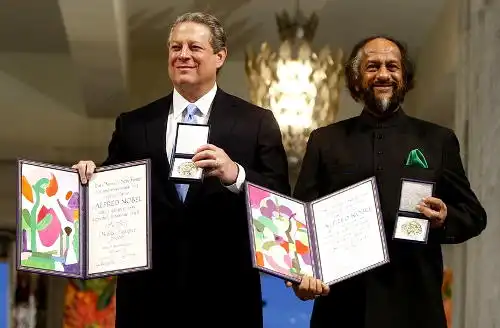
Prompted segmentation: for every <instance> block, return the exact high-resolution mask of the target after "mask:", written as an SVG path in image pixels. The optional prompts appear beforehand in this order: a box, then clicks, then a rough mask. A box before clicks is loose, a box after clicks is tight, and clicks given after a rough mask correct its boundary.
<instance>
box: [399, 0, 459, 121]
mask: <svg viewBox="0 0 500 328" xmlns="http://www.w3.org/2000/svg"><path fill="white" fill-rule="evenodd" d="M457 60H458V1H456V0H447V2H446V5H445V7H444V8H443V10H442V12H441V14H440V15H439V18H438V19H437V21H436V24H435V25H434V27H433V28H432V29H431V31H430V32H429V34H428V36H427V38H426V41H425V43H424V45H423V46H422V47H421V49H420V52H419V53H418V55H417V57H416V62H417V70H416V87H415V89H414V90H412V91H411V92H410V93H409V94H408V97H407V99H406V101H405V102H406V104H405V108H406V109H407V111H408V113H411V114H413V115H415V116H417V117H419V118H422V119H425V120H429V121H432V122H435V123H438V124H441V125H444V126H448V127H453V113H454V94H455V71H456V67H457Z"/></svg>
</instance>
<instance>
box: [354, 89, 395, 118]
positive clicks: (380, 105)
mask: <svg viewBox="0 0 500 328" xmlns="http://www.w3.org/2000/svg"><path fill="white" fill-rule="evenodd" d="M393 90H394V91H393V93H392V94H391V96H390V97H378V98H377V97H376V96H375V90H374V88H373V87H368V88H365V89H363V101H364V103H365V105H366V107H368V109H370V110H371V111H373V112H375V113H377V114H381V115H384V114H390V113H392V112H394V111H396V110H397V109H398V108H399V106H400V105H401V103H402V102H403V100H404V91H403V89H402V88H397V86H393Z"/></svg>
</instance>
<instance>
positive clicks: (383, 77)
mask: <svg viewBox="0 0 500 328" xmlns="http://www.w3.org/2000/svg"><path fill="white" fill-rule="evenodd" d="M389 79H390V74H389V71H388V70H387V68H386V67H385V66H384V65H382V66H381V67H380V69H379V71H378V73H377V80H379V81H387V80H389Z"/></svg>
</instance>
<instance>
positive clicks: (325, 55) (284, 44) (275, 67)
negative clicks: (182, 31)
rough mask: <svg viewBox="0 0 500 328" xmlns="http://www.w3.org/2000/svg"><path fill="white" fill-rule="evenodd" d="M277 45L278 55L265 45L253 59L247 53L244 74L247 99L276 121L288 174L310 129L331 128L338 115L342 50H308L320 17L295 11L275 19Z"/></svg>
mask: <svg viewBox="0 0 500 328" xmlns="http://www.w3.org/2000/svg"><path fill="white" fill-rule="evenodd" d="M276 22H277V25H278V32H279V36H280V41H281V44H280V46H279V49H278V52H274V51H273V50H272V49H271V46H270V45H269V43H267V42H264V43H262V45H261V47H260V51H259V52H258V53H257V54H255V53H254V52H253V50H252V48H249V49H248V50H247V52H246V58H245V71H246V75H247V79H248V82H249V86H250V100H251V101H252V102H253V103H254V104H256V105H258V106H261V107H264V108H267V109H270V110H271V111H272V112H273V113H274V116H275V117H276V120H277V121H278V123H279V125H280V128H281V132H282V136H283V143H284V146H285V149H286V150H287V153H288V157H289V161H290V164H291V167H292V169H295V170H296V169H297V167H298V166H300V163H301V161H302V157H303V156H304V152H305V147H306V145H307V139H308V138H309V134H310V133H311V131H312V130H314V129H316V128H318V127H320V126H324V125H327V124H329V123H332V122H333V121H334V119H335V115H336V114H337V112H338V106H339V95H340V88H341V84H342V80H343V77H342V56H343V54H342V51H341V50H338V51H337V53H336V54H335V55H332V52H331V51H330V49H329V47H328V46H325V47H323V48H322V49H321V50H320V51H319V52H318V53H316V52H314V51H313V49H312V46H311V42H312V39H313V37H314V34H315V32H316V28H317V26H318V16H317V15H316V14H315V13H313V14H312V15H311V16H310V17H309V18H305V17H304V15H303V14H302V12H301V11H300V10H299V9H298V6H297V10H296V15H295V17H293V18H291V17H290V16H289V15H288V13H287V12H286V11H283V12H282V13H281V14H277V15H276Z"/></svg>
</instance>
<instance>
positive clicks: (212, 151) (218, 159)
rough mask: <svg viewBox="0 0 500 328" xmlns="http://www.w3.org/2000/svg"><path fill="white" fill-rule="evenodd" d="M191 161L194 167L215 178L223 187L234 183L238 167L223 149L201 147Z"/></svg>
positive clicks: (208, 146)
mask: <svg viewBox="0 0 500 328" xmlns="http://www.w3.org/2000/svg"><path fill="white" fill-rule="evenodd" d="M192 160H193V162H194V163H195V164H196V166H198V167H201V168H203V169H204V170H205V172H206V173H205V175H207V176H214V177H217V178H219V180H220V181H221V182H222V183H223V184H225V185H231V184H233V183H235V182H236V178H237V177H238V165H237V164H236V163H235V162H233V161H232V160H231V158H229V156H228V155H227V154H226V152H225V151H224V150H223V149H221V148H219V147H216V146H214V145H211V144H207V145H204V146H201V147H200V148H198V150H197V151H196V154H195V155H194V156H193V159H192Z"/></svg>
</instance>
